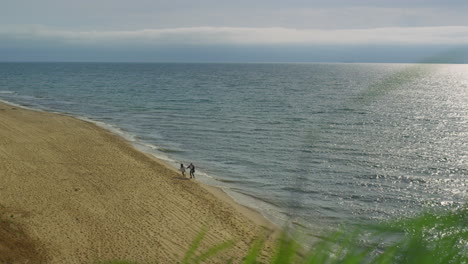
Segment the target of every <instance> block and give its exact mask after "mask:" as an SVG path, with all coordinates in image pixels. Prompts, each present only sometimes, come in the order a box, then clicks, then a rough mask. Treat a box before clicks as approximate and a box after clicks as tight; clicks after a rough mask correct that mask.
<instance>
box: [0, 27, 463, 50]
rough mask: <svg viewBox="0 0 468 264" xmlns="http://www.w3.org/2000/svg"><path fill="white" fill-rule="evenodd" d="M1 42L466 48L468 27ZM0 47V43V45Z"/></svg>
mask: <svg viewBox="0 0 468 264" xmlns="http://www.w3.org/2000/svg"><path fill="white" fill-rule="evenodd" d="M0 40H1V41H16V42H25V43H27V42H34V41H46V42H49V43H56V44H63V45H66V44H72V45H91V46H95V45H97V46H99V45H113V46H119V45H124V46H126V45H171V44H183V45H217V44H223V45H225V44H229V45H281V44H300V45H308V44H311V45H323V44H332V45H362V44H365V45H368V44H371V45H372V44H384V45H394V44H397V45H400V44H401V45H405V44H410V45H411V44H418V45H419V44H427V45H434V44H436V45H439V44H440V45H466V44H468V26H446V27H387V28H375V29H335V30H320V29H294V28H282V27H267V28H248V27H182V28H167V29H142V30H131V31H67V30H56V29H51V28H48V27H44V26H39V25H36V26H31V25H30V26H1V27H0ZM0 45H1V44H0Z"/></svg>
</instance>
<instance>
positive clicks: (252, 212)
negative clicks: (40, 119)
mask: <svg viewBox="0 0 468 264" xmlns="http://www.w3.org/2000/svg"><path fill="white" fill-rule="evenodd" d="M2 103H3V104H6V105H10V106H13V107H19V108H21V109H24V110H29V111H37V112H41V113H51V114H57V115H62V116H66V117H71V118H74V119H77V120H80V121H83V122H87V123H90V124H92V125H95V126H97V127H99V128H101V129H104V130H106V131H108V132H110V133H111V134H113V135H115V136H117V137H119V138H121V139H122V140H123V141H125V142H127V143H128V144H130V145H131V146H132V147H133V148H134V149H135V151H138V152H141V153H143V154H145V155H147V156H148V157H149V158H151V159H153V160H154V161H155V162H157V163H159V164H160V165H162V166H165V167H166V168H168V169H170V170H173V171H174V172H175V173H177V174H180V172H179V171H178V169H177V168H175V167H174V166H172V165H171V164H170V163H169V161H165V160H163V159H162V158H160V157H158V156H157V155H155V154H154V153H151V152H148V151H144V150H140V149H138V148H137V147H136V146H135V144H138V143H139V142H137V141H136V140H135V142H132V140H130V139H129V138H127V137H126V136H125V135H124V133H125V132H121V133H118V131H119V130H120V128H118V127H115V126H114V125H112V124H107V123H105V122H102V121H96V120H93V119H91V118H88V117H85V116H83V117H81V116H75V115H73V114H71V113H70V114H69V113H63V112H59V111H57V112H56V111H47V110H43V109H36V108H31V107H27V106H23V105H21V104H16V103H12V102H9V101H5V100H2V99H0V106H1V104H2ZM128 136H129V137H131V136H133V135H128ZM194 182H195V183H196V184H198V185H200V186H201V187H203V188H204V189H206V190H208V191H209V192H211V193H212V194H213V195H214V196H216V197H217V198H218V199H220V200H223V201H224V202H227V203H229V204H230V205H231V206H233V207H234V208H235V209H236V210H238V211H239V212H240V213H242V214H244V215H245V216H246V217H247V218H249V219H250V220H252V221H253V222H254V223H256V224H257V225H262V226H265V227H267V228H269V229H272V230H277V231H279V230H280V229H281V228H280V227H279V226H277V225H276V224H275V223H274V222H272V221H271V220H269V219H268V218H267V217H266V216H264V215H263V214H262V213H261V212H260V211H258V210H256V209H254V208H252V207H249V206H248V205H245V204H242V203H240V202H237V201H236V200H235V199H234V198H233V197H231V196H230V195H229V194H228V193H226V192H225V191H224V189H223V188H222V187H218V186H212V185H209V184H206V183H203V182H200V181H198V180H195V181H194Z"/></svg>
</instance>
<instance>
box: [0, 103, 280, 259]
mask: <svg viewBox="0 0 468 264" xmlns="http://www.w3.org/2000/svg"><path fill="white" fill-rule="evenodd" d="M0 205H1V206H3V208H8V210H10V212H22V213H15V214H14V215H13V217H12V219H13V220H12V221H14V222H15V223H17V224H18V225H20V226H21V227H22V228H23V229H24V232H25V234H27V236H28V237H30V238H31V240H32V241H34V242H35V243H36V246H37V248H38V251H39V252H41V253H42V254H43V255H45V259H47V261H46V263H96V262H97V261H103V260H113V259H126V260H131V261H138V262H141V263H148V262H151V263H154V262H157V263H177V262H178V261H180V260H181V259H182V257H183V255H184V253H185V252H186V250H187V249H188V248H189V245H190V243H191V241H192V240H193V239H194V238H195V236H196V235H197V233H198V232H200V230H202V228H203V227H207V228H208V233H207V235H206V238H205V240H204V241H203V243H202V249H207V248H209V247H210V246H213V245H215V244H217V243H220V242H223V241H226V240H234V241H235V242H236V243H235V245H234V246H233V247H232V248H230V249H228V250H226V251H224V252H223V253H222V254H220V255H219V256H217V257H216V258H214V259H212V261H211V262H212V263H220V262H223V260H228V259H231V258H233V259H234V260H235V262H238V261H239V260H240V259H241V258H242V256H244V255H245V253H246V252H247V248H248V245H249V243H250V242H251V241H252V240H253V239H254V238H255V236H256V235H258V234H259V233H261V232H262V230H264V227H263V226H267V227H268V228H272V226H271V225H269V224H268V222H266V221H265V220H264V219H263V218H262V217H261V216H259V215H258V214H256V213H255V212H252V211H251V210H249V209H247V208H244V207H241V206H239V205H236V204H234V203H233V202H232V201H231V200H230V199H229V198H228V197H225V196H223V194H222V192H220V191H219V190H212V189H210V188H205V187H203V186H202V185H201V184H199V183H197V182H195V181H192V180H188V179H184V178H182V177H181V176H180V175H179V174H178V173H177V172H176V171H175V170H174V169H172V168H170V167H168V166H166V165H165V164H163V163H161V162H160V161H158V160H155V159H154V158H152V157H150V156H149V155H146V154H144V153H141V152H138V151H136V150H135V149H134V148H133V147H132V146H131V145H130V144H129V143H127V142H125V141H124V140H122V139H121V138H119V137H118V136H115V135H113V134H111V133H110V132H108V131H106V130H104V129H101V128H99V127H97V126H96V125H94V124H92V123H89V122H85V121H81V120H78V119H75V118H72V117H68V116H64V115H59V114H52V113H46V112H37V111H31V110H26V109H22V108H18V107H15V106H11V105H7V104H3V103H0ZM3 212H5V210H4V211H3ZM3 242H5V241H3ZM0 243H1V241H0ZM0 245H1V244H0Z"/></svg>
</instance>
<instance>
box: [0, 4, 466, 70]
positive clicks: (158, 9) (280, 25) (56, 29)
mask: <svg viewBox="0 0 468 264" xmlns="http://www.w3.org/2000/svg"><path fill="white" fill-rule="evenodd" d="M0 1H1V7H2V8H1V9H0V61H109V62H114V61H115V62H117V61H121V62H443V63H468V55H467V51H468V49H467V47H468V17H467V16H466V14H468V1H467V0H445V1H440V0H288V1H284V0H281V1H280V0H249V1H247V0H236V1H225V0H198V1H195V0H192V1H189V0H132V1H130V0H125V1H124V0H80V1H76V0H73V1H69V0H41V1H38V0H0Z"/></svg>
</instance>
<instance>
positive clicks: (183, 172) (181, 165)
mask: <svg viewBox="0 0 468 264" xmlns="http://www.w3.org/2000/svg"><path fill="white" fill-rule="evenodd" d="M179 170H180V172H181V173H182V176H184V178H185V167H184V164H183V163H181V164H180V169H179Z"/></svg>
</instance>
